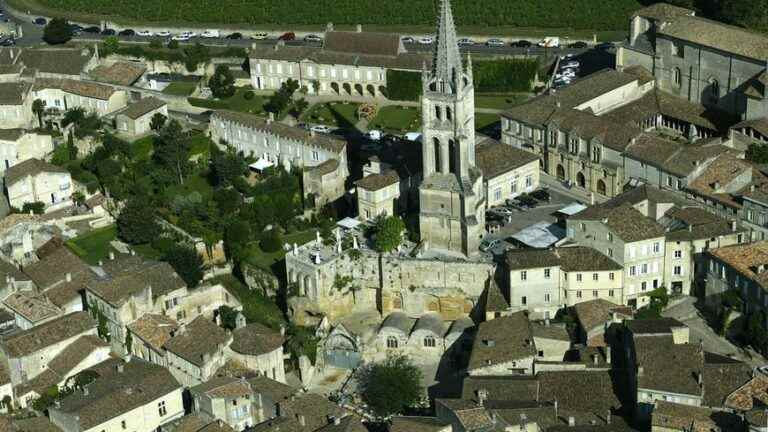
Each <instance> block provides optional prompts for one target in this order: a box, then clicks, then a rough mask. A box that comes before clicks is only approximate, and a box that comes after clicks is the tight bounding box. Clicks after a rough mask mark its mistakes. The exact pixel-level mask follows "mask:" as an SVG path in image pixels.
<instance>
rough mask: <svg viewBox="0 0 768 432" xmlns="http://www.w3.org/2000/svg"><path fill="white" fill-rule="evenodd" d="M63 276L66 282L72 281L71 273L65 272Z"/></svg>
mask: <svg viewBox="0 0 768 432" xmlns="http://www.w3.org/2000/svg"><path fill="white" fill-rule="evenodd" d="M64 277H65V278H66V280H67V282H72V273H70V272H67V274H66V275H65V276H64Z"/></svg>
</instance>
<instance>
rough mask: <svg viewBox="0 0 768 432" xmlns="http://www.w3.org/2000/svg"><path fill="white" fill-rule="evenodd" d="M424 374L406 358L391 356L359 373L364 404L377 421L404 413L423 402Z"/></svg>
mask: <svg viewBox="0 0 768 432" xmlns="http://www.w3.org/2000/svg"><path fill="white" fill-rule="evenodd" d="M421 379H422V375H421V371H420V370H419V368H417V367H416V366H415V365H414V364H413V362H412V361H411V360H410V359H409V358H408V357H405V356H403V355H391V356H388V357H387V358H386V359H385V360H383V361H380V362H377V363H369V364H367V365H366V366H364V367H363V368H362V369H360V372H359V375H358V382H359V383H360V387H359V388H360V395H361V396H362V398H363V401H364V402H365V403H366V405H368V406H369V407H370V409H371V410H372V411H373V413H374V414H375V415H376V416H378V417H382V418H385V417H389V416H391V415H394V414H398V413H402V412H403V411H404V410H405V409H406V408H408V407H412V406H414V405H416V404H417V403H418V402H419V401H420V400H421V398H422V393H423V387H422V384H421Z"/></svg>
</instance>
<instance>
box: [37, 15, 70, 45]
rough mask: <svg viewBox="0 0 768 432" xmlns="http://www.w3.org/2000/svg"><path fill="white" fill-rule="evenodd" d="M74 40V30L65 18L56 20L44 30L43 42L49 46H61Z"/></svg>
mask: <svg viewBox="0 0 768 432" xmlns="http://www.w3.org/2000/svg"><path fill="white" fill-rule="evenodd" d="M70 39H72V28H71V27H70V26H69V23H68V22H67V20H65V19H64V18H54V19H52V20H51V21H49V22H48V25H46V26H45V28H44V29H43V40H44V41H45V42H47V43H48V44H49V45H59V44H63V43H67V42H69V40H70Z"/></svg>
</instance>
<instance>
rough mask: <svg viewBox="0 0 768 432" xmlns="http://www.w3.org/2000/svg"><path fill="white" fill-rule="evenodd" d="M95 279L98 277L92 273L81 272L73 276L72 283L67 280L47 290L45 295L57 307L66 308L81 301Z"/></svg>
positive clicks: (87, 271) (44, 292)
mask: <svg viewBox="0 0 768 432" xmlns="http://www.w3.org/2000/svg"><path fill="white" fill-rule="evenodd" d="M70 274H71V273H70ZM94 279H96V275H95V274H94V273H93V272H92V271H90V270H86V271H81V272H78V273H75V274H74V275H72V280H71V281H70V282H67V281H66V279H65V280H63V281H60V282H59V283H57V284H54V285H53V286H51V287H50V288H48V289H46V290H45V291H43V295H44V296H45V297H46V298H48V300H50V301H51V303H53V304H55V305H56V306H58V307H64V306H65V305H66V304H67V303H69V302H71V301H73V300H81V299H82V292H83V290H84V289H85V287H86V286H87V285H88V283H89V282H90V281H92V280H94Z"/></svg>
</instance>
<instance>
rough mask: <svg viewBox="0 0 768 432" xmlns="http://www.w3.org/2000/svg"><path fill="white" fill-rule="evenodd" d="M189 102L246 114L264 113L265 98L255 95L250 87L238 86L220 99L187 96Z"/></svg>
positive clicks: (212, 108)
mask: <svg viewBox="0 0 768 432" xmlns="http://www.w3.org/2000/svg"><path fill="white" fill-rule="evenodd" d="M187 100H188V101H189V104H190V105H192V106H196V107H199V108H207V109H211V110H230V111H239V112H243V113H248V114H256V115H264V113H265V108H264V104H265V103H266V101H267V99H266V98H264V97H263V96H260V95H257V94H255V93H254V92H253V89H251V88H250V87H238V88H236V89H235V94H234V95H232V96H230V97H227V98H222V99H200V98H188V99H187Z"/></svg>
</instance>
